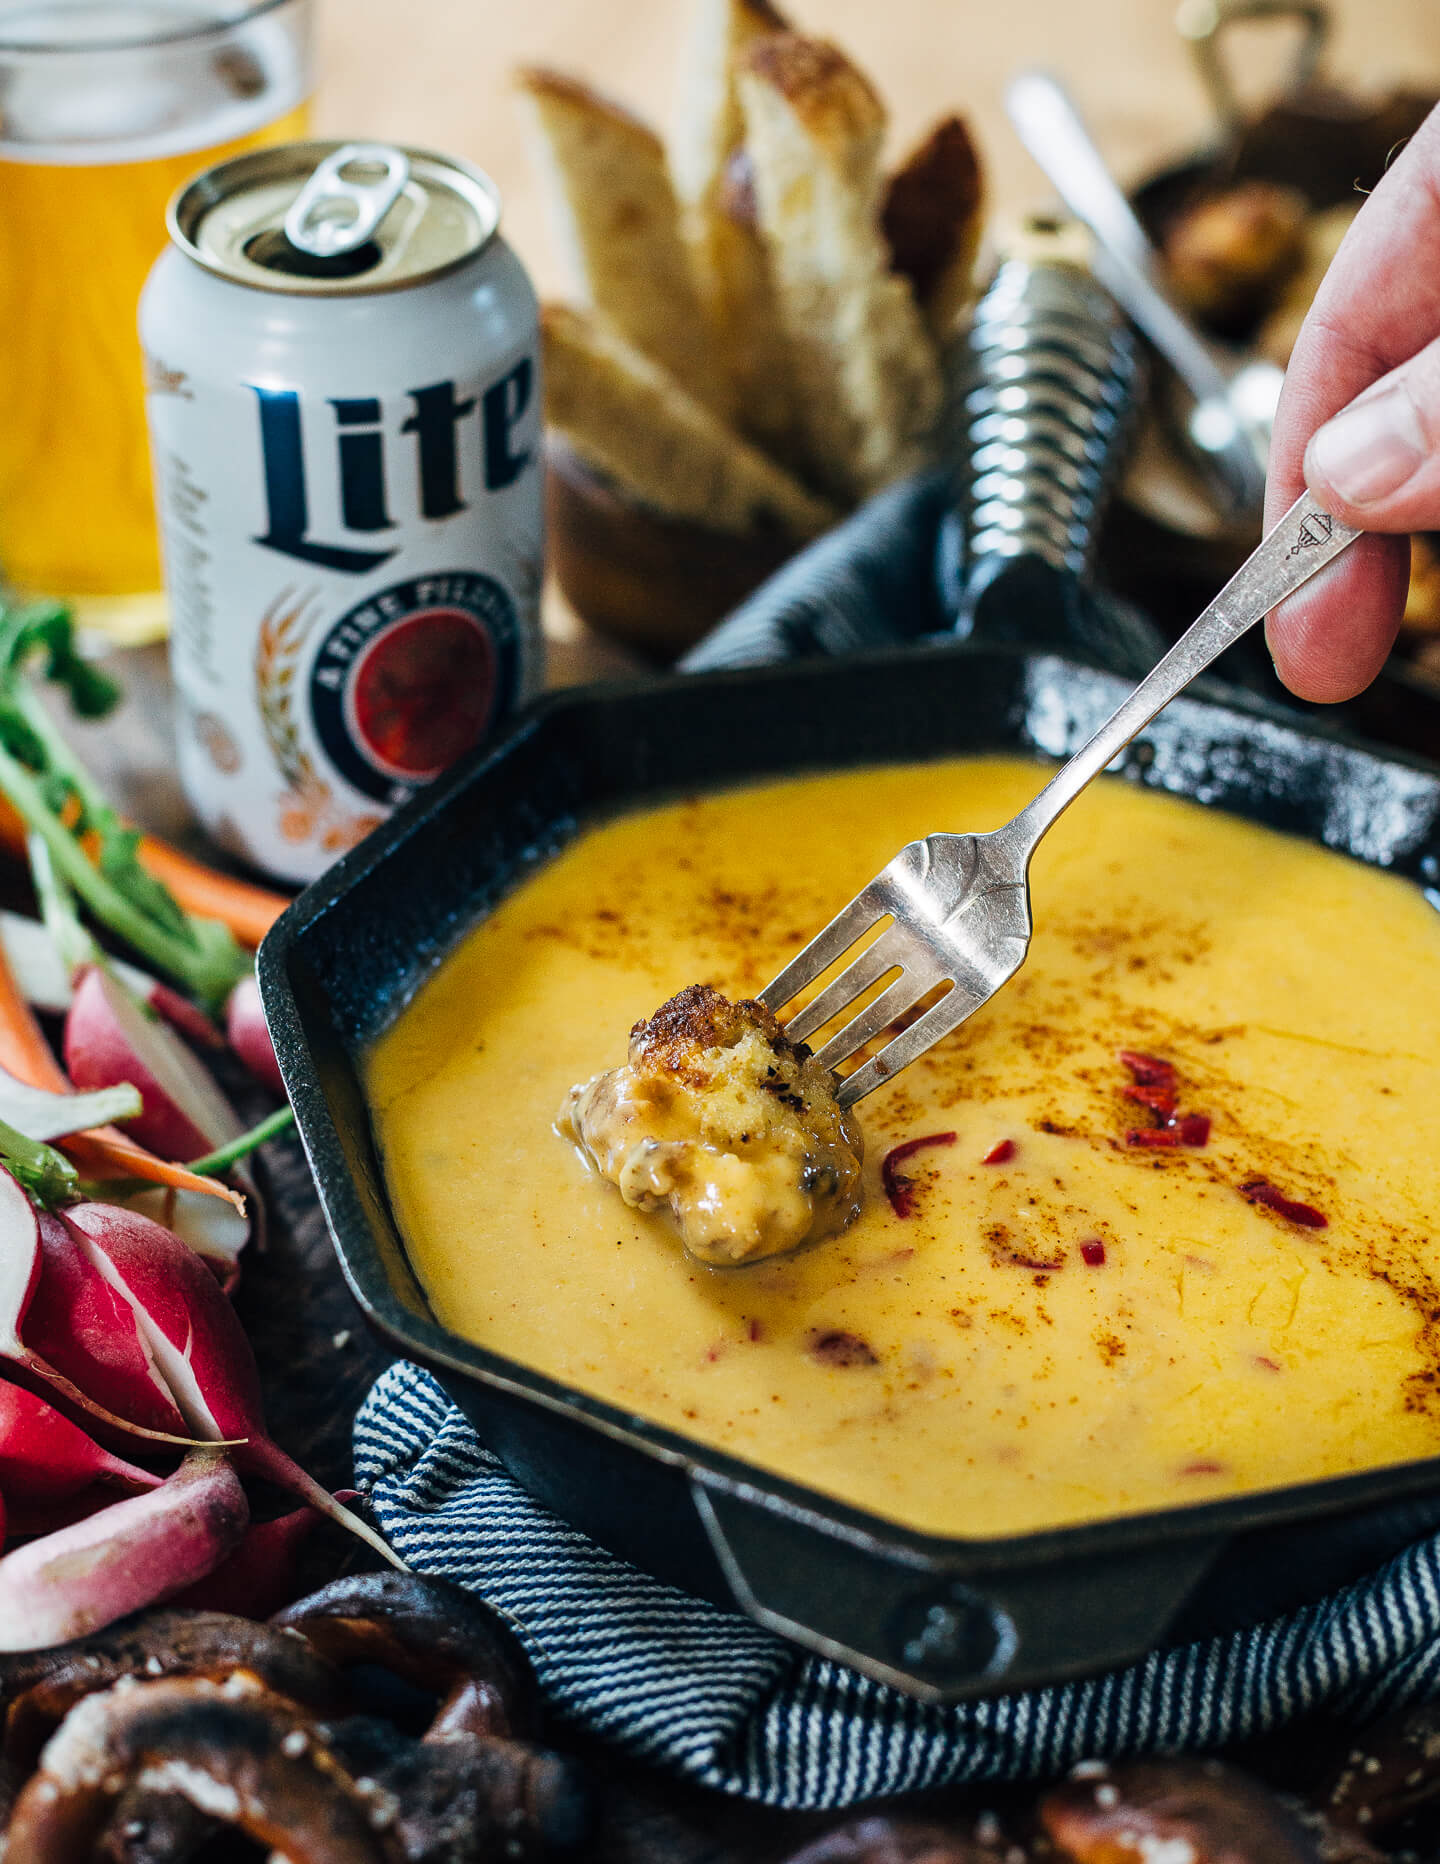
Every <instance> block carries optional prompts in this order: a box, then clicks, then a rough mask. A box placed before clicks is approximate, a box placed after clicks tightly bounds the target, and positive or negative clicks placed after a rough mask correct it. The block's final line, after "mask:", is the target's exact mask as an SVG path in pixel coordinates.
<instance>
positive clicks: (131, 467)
mask: <svg viewBox="0 0 1440 1864" xmlns="http://www.w3.org/2000/svg"><path fill="white" fill-rule="evenodd" d="M311 7H312V0H257V3H256V4H250V5H245V4H233V3H232V4H229V5H226V4H225V0H212V3H211V4H207V3H206V0H134V3H133V4H132V3H131V0H0V581H3V582H4V583H5V584H7V585H8V586H10V587H11V588H13V589H16V590H18V591H20V592H21V593H23V594H27V595H28V594H40V595H58V596H64V597H67V598H69V599H71V600H72V601H74V602H75V603H76V606H77V610H78V612H79V617H80V619H81V621H82V622H84V623H85V624H87V625H89V626H92V627H98V628H100V629H102V630H104V631H105V632H107V633H109V634H110V635H111V636H112V637H114V638H116V639H118V640H121V641H129V642H135V641H140V640H146V639H154V638H156V637H157V636H158V635H160V634H161V633H163V632H164V626H165V605H164V598H163V596H162V595H161V593H160V561H159V554H158V551H157V547H156V540H155V514H154V503H153V499H152V495H151V485H150V463H149V454H148V450H147V444H146V435H145V408H144V379H143V366H142V360H141V354H140V344H139V340H138V338H137V336H136V333H135V316H136V308H137V306H138V303H139V299H140V288H141V286H142V285H143V284H144V282H145V277H146V274H147V273H148V272H149V270H150V267H151V266H152V265H153V264H154V262H155V260H156V258H157V257H158V255H159V253H160V251H161V249H162V248H163V247H164V245H165V241H166V234H165V206H166V203H167V201H168V200H169V198H170V196H171V195H172V194H173V193H174V191H175V189H176V188H177V187H178V186H179V185H180V183H181V182H182V181H184V180H185V179H186V178H187V176H189V175H191V174H193V173H195V172H196V170H198V169H201V168H205V167H208V166H209V165H210V164H211V163H212V162H215V161H218V160H220V159H221V158H223V157H225V156H227V155H231V154H237V153H239V152H240V151H241V150H244V149H249V148H253V147H255V146H256V145H258V144H261V143H266V142H285V141H289V140H291V139H293V138H295V137H298V136H302V135H303V134H304V133H305V128H306V108H307V105H306V100H307V98H308V95H309V91H310V16H311Z"/></svg>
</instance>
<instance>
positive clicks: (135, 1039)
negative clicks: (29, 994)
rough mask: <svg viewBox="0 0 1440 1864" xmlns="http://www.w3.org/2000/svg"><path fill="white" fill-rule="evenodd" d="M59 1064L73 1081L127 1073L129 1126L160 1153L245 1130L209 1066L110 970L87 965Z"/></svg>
mask: <svg viewBox="0 0 1440 1864" xmlns="http://www.w3.org/2000/svg"><path fill="white" fill-rule="evenodd" d="M65 1066H66V1068H67V1070H68V1071H69V1074H70V1078H71V1079H72V1080H73V1081H74V1082H75V1084H76V1086H77V1087H84V1088H101V1087H112V1086H114V1085H115V1083H116V1082H120V1081H128V1082H131V1083H132V1084H133V1085H134V1086H135V1087H137V1088H138V1089H139V1090H140V1097H141V1100H142V1102H143V1106H142V1108H141V1111H140V1112H139V1114H138V1115H137V1116H135V1117H132V1118H131V1119H130V1120H129V1121H128V1122H127V1124H128V1127H129V1130H130V1132H131V1134H132V1135H133V1136H134V1138H136V1139H137V1140H138V1141H139V1142H140V1144H141V1145H143V1146H146V1147H147V1148H148V1149H149V1150H150V1151H152V1152H154V1153H155V1154H156V1155H157V1156H158V1157H160V1158H166V1159H180V1160H187V1161H188V1160H190V1159H194V1158H199V1157H200V1156H201V1154H203V1153H206V1152H213V1151H214V1149H215V1148H216V1147H217V1146H222V1145H225V1144H227V1143H228V1142H229V1141H230V1140H232V1139H237V1138H239V1136H240V1134H241V1133H242V1132H243V1131H244V1130H245V1129H244V1126H243V1124H242V1122H241V1121H240V1120H239V1118H238V1117H237V1116H236V1113H235V1110H234V1108H233V1107H231V1105H230V1103H229V1102H228V1101H227V1100H226V1099H225V1096H224V1095H223V1094H222V1093H221V1092H220V1090H219V1088H218V1087H217V1086H216V1085H215V1082H214V1080H213V1079H212V1077H211V1075H210V1073H209V1071H208V1070H207V1069H206V1068H205V1066H204V1065H203V1063H201V1062H200V1061H198V1060H197V1059H196V1057H195V1055H194V1054H193V1053H192V1052H191V1050H190V1049H189V1048H187V1047H186V1045H185V1043H184V1042H182V1041H181V1039H180V1037H179V1036H177V1035H176V1034H175V1032H174V1030H173V1029H171V1028H169V1027H168V1026H167V1025H166V1024H164V1023H162V1022H160V1021H159V1019H158V1018H157V1017H156V1016H155V1015H154V1014H153V1013H151V1012H149V1011H147V1010H145V1009H144V1008H142V1006H141V1005H140V1004H139V1003H138V1002H137V1001H136V999H135V998H134V997H133V996H132V995H131V993H130V991H129V990H128V989H127V988H126V986H125V985H124V984H122V983H121V982H120V980H119V979H118V978H116V977H113V976H111V975H110V974H109V973H108V972H107V971H106V970H104V969H102V968H101V967H100V966H99V965H92V966H91V967H90V968H89V969H88V970H86V971H83V972H82V973H81V974H80V976H79V977H78V978H77V980H76V984H75V1000H74V1002H73V1003H72V1004H71V1006H70V1014H69V1015H68V1016H67V1017H66V1019H65Z"/></svg>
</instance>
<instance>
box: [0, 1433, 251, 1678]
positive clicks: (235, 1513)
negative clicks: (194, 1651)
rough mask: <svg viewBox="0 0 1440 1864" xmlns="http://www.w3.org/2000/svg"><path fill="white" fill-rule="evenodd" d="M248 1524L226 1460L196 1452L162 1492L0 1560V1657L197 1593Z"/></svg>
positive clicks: (243, 1502) (40, 1646)
mask: <svg viewBox="0 0 1440 1864" xmlns="http://www.w3.org/2000/svg"><path fill="white" fill-rule="evenodd" d="M249 1519H250V1509H249V1505H248V1504H247V1502H246V1500H245V1491H244V1490H243V1489H242V1488H241V1486H240V1482H239V1479H238V1478H237V1476H236V1474H235V1471H234V1470H233V1469H232V1468H231V1467H230V1463H229V1460H228V1459H227V1458H226V1457H224V1456H223V1455H219V1454H217V1453H216V1452H215V1451H213V1450H203V1451H196V1452H194V1453H193V1454H192V1455H190V1456H187V1457H186V1458H185V1461H184V1462H183V1463H182V1464H181V1465H180V1467H179V1469H177V1470H176V1471H175V1473H174V1475H173V1476H170V1477H169V1478H168V1479H167V1480H166V1481H164V1482H162V1483H161V1484H160V1486H159V1487H158V1488H155V1489H151V1490H149V1491H148V1492H147V1493H146V1494H144V1495H132V1496H130V1497H129V1498H128V1499H127V1500H125V1501H123V1502H115V1503H113V1504H112V1505H111V1506H110V1507H109V1508H102V1509H101V1510H100V1511H99V1513H98V1514H92V1515H88V1516H86V1518H85V1519H84V1520H83V1521H76V1522H74V1523H72V1525H71V1526H69V1527H64V1528H57V1529H56V1531H55V1532H54V1533H52V1534H46V1535H44V1536H43V1537H42V1538H41V1539H39V1540H32V1541H27V1542H26V1543H25V1545H24V1546H23V1547H17V1548H16V1549H15V1551H14V1552H13V1553H7V1554H6V1555H5V1556H4V1558H3V1559H0V1651H17V1650H44V1649H45V1648H46V1647H47V1646H49V1645H51V1644H65V1643H68V1642H69V1641H70V1639H72V1638H77V1637H84V1636H85V1635H86V1634H87V1633H88V1632H91V1631H96V1630H98V1629H99V1628H100V1627H101V1626H102V1625H108V1624H112V1623H113V1622H114V1621H115V1620H116V1619H117V1618H123V1617H125V1616H126V1614H127V1613H129V1612H133V1611H139V1610H140V1608H141V1607H142V1606H146V1605H154V1604H156V1603H157V1602H158V1601H159V1600H161V1599H165V1598H169V1596H170V1595H171V1594H172V1593H174V1592H179V1591H181V1590H182V1589H183V1588H184V1587H186V1586H191V1585H194V1584H195V1582H196V1581H197V1580H199V1579H203V1578H204V1576H205V1575H206V1574H207V1573H209V1572H213V1571H214V1569H215V1568H216V1567H217V1566H219V1564H220V1562H221V1561H222V1560H223V1559H224V1558H225V1556H226V1555H227V1554H228V1553H229V1552H230V1551H231V1549H232V1548H233V1547H234V1546H235V1545H236V1544H237V1543H238V1541H239V1540H240V1537H241V1535H242V1534H243V1533H244V1532H245V1528H246V1524H247V1523H248V1521H249Z"/></svg>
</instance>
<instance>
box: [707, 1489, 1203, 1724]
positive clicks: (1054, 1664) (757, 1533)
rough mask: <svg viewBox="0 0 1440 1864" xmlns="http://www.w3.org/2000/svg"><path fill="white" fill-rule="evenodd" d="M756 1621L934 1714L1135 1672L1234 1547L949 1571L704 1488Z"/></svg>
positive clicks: (728, 1573) (1113, 1553)
mask: <svg viewBox="0 0 1440 1864" xmlns="http://www.w3.org/2000/svg"><path fill="white" fill-rule="evenodd" d="M691 1493H692V1495H693V1497H694V1501H695V1508H696V1512H697V1513H698V1514H699V1516H700V1519H701V1522H702V1523H703V1524H704V1527H705V1531H706V1533H707V1534H708V1535H709V1537H710V1542H711V1545H712V1547H713V1548H714V1550H715V1556H716V1559H717V1560H718V1562H719V1564H720V1568H721V1571H722V1572H723V1573H724V1575H725V1580H726V1583H727V1584H728V1585H729V1587H730V1590H731V1592H732V1593H733V1595H734V1598H735V1602H736V1604H737V1605H739V1607H740V1608H741V1610H742V1611H744V1612H745V1613H746V1614H747V1615H748V1616H749V1617H751V1618H753V1619H754V1620H755V1621H756V1623H758V1624H761V1625H763V1626H764V1627H765V1628H766V1629H767V1630H769V1631H776V1632H778V1633H779V1634H780V1635H781V1636H782V1637H786V1638H789V1639H790V1640H791V1641H792V1642H794V1643H797V1644H800V1645H803V1646H804V1647H805V1648H806V1649H807V1650H811V1651H814V1652H815V1653H816V1654H817V1655H819V1656H822V1657H828V1658H831V1659H833V1660H834V1661H835V1662H837V1663H841V1664H844V1665H846V1666H847V1667H848V1668H850V1669H854V1670H860V1671H863V1672H864V1674H865V1675H867V1676H872V1677H874V1678H875V1679H876V1680H877V1681H878V1682H882V1683H888V1684H891V1685H892V1686H894V1687H895V1688H898V1689H902V1690H904V1691H905V1692H906V1693H907V1694H909V1695H912V1696H918V1697H920V1698H921V1699H922V1700H926V1701H931V1702H946V1701H958V1700H961V1699H962V1698H965V1697H969V1696H982V1695H998V1694H1000V1693H1002V1692H1007V1693H1008V1692H1009V1691H1011V1690H1016V1689H1026V1688H1031V1687H1034V1686H1037V1685H1041V1684H1047V1683H1053V1682H1056V1681H1059V1680H1060V1679H1062V1678H1064V1677H1067V1676H1079V1675H1086V1674H1090V1673H1093V1672H1096V1671H1101V1670H1108V1669H1114V1668H1116V1667H1118V1666H1120V1665H1123V1664H1126V1663H1129V1662H1133V1661H1134V1660H1135V1659H1137V1658H1139V1657H1141V1656H1143V1655H1144V1654H1145V1652H1146V1651H1148V1650H1151V1649H1153V1648H1154V1647H1155V1645H1156V1644H1157V1643H1158V1642H1159V1641H1160V1639H1161V1638H1162V1637H1163V1636H1164V1634H1165V1630H1166V1627H1167V1626H1168V1625H1169V1624H1170V1623H1171V1622H1172V1621H1173V1619H1174V1618H1175V1617H1176V1615H1177V1614H1178V1612H1179V1611H1180V1609H1181V1607H1182V1606H1183V1605H1184V1604H1185V1602H1186V1600H1187V1599H1188V1598H1189V1597H1190V1595H1191V1593H1192V1592H1193V1591H1194V1589H1195V1587H1196V1586H1197V1585H1198V1584H1199V1582H1200V1580H1201V1579H1202V1578H1203V1577H1204V1574H1205V1572H1206V1570H1207V1569H1208V1568H1209V1566H1210V1565H1211V1563H1212V1562H1213V1560H1214V1559H1215V1557H1216V1555H1217V1554H1218V1553H1219V1552H1220V1550H1221V1548H1222V1547H1223V1546H1224V1544H1225V1542H1224V1537H1222V1536H1215V1535H1213V1534H1211V1535H1204V1534H1202V1535H1197V1536H1196V1537H1195V1538H1193V1539H1177V1540H1173V1541H1160V1542H1158V1543H1156V1544H1153V1545H1151V1546H1148V1547H1139V1548H1129V1549H1115V1548H1110V1549H1106V1550H1103V1551H1100V1552H1097V1553H1093V1554H1089V1555H1086V1556H1084V1557H1080V1558H1077V1557H1075V1556H1074V1555H1072V1554H1065V1555H1063V1556H1060V1557H1057V1558H1055V1559H1053V1560H1046V1559H1044V1558H1043V1557H1042V1558H1040V1559H1036V1560H1033V1561H1029V1562H1025V1561H1021V1560H1019V1559H1017V1558H1015V1556H1014V1555H1013V1553H1011V1554H1009V1555H1007V1556H1006V1557H1005V1558H1004V1559H1003V1560H1002V1559H997V1558H994V1557H992V1558H991V1560H990V1561H989V1562H988V1563H987V1561H986V1557H985V1551H984V1547H983V1543H981V1544H975V1553H976V1555H977V1557H976V1558H975V1559H974V1560H973V1561H971V1562H967V1564H966V1566H965V1567H964V1569H963V1570H962V1569H961V1568H959V1567H956V1568H953V1569H949V1570H946V1569H943V1568H940V1567H938V1566H936V1565H935V1564H934V1563H933V1562H930V1561H927V1560H925V1559H923V1558H920V1557H919V1556H916V1555H912V1554H911V1553H909V1551H908V1550H906V1549H904V1548H903V1547H900V1546H898V1545H891V1546H888V1547H887V1546H884V1545H878V1544H876V1543H874V1542H873V1541H872V1542H869V1543H868V1544H866V1543H862V1542H861V1541H859V1539H858V1538H857V1537H850V1536H847V1537H845V1538H841V1537H840V1536H839V1535H838V1534H837V1533H836V1532H835V1529H834V1527H833V1525H831V1524H828V1523H822V1522H820V1521H818V1520H815V1519H813V1518H811V1517H808V1516H803V1515H801V1514H799V1513H798V1511H795V1510H793V1509H787V1508H785V1507H784V1506H783V1504H781V1505H777V1504H776V1503H775V1502H762V1501H758V1500H755V1499H752V1498H750V1497H746V1496H742V1495H740V1494H736V1493H735V1492H733V1491H731V1490H728V1489H725V1488H722V1487H720V1486H718V1485H717V1484H716V1483H714V1482H713V1481H712V1480H710V1479H709V1478H707V1477H706V1476H704V1475H703V1474H700V1473H696V1474H694V1475H692V1478H691Z"/></svg>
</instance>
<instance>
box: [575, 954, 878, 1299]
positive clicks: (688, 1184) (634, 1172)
mask: <svg viewBox="0 0 1440 1864" xmlns="http://www.w3.org/2000/svg"><path fill="white" fill-rule="evenodd" d="M556 1124H557V1126H558V1128H559V1130H560V1132H561V1133H563V1134H564V1135H565V1137H566V1138H568V1139H573V1140H574V1142H575V1144H576V1145H577V1146H579V1147H580V1149H581V1151H582V1152H583V1153H584V1154H585V1156H586V1158H587V1159H588V1160H589V1161H590V1163H591V1164H593V1166H594V1167H595V1169H596V1171H598V1172H599V1173H600V1175H601V1177H602V1178H608V1179H609V1180H610V1182H611V1183H612V1184H614V1185H615V1186H616V1187H617V1188H618V1190H619V1192H620V1195H621V1196H622V1197H623V1198H624V1200H625V1202H626V1203H627V1204H632V1205H634V1206H636V1207H637V1208H638V1209H640V1210H659V1209H662V1208H663V1207H665V1206H667V1205H668V1207H669V1210H670V1213H671V1215H672V1216H673V1218H674V1220H675V1225H676V1227H677V1229H678V1230H679V1232H680V1237H681V1241H682V1242H683V1243H684V1245H685V1247H686V1249H688V1250H689V1251H690V1253H691V1254H692V1255H694V1256H698V1257H699V1259H700V1260H701V1261H702V1262H708V1263H711V1264H712V1265H714V1266H716V1267H721V1268H733V1267H737V1266H739V1265H741V1264H744V1263H749V1262H759V1261H761V1260H763V1259H764V1258H765V1257H767V1256H777V1255H782V1254H784V1253H785V1251H787V1250H790V1249H795V1248H798V1247H799V1245H800V1244H801V1243H807V1242H811V1241H813V1240H815V1239H816V1238H817V1237H821V1236H828V1235H830V1234H832V1233H833V1232H834V1231H836V1230H843V1229H844V1228H845V1226H846V1224H848V1223H849V1222H850V1221H851V1219H852V1218H853V1217H854V1216H855V1214H856V1212H857V1211H858V1210H859V1208H860V1164H861V1159H862V1157H863V1154H864V1141H863V1140H862V1138H861V1134H860V1128H859V1125H858V1123H857V1122H856V1119H855V1116H854V1114H853V1113H849V1112H846V1111H844V1110H842V1108H841V1107H840V1105H839V1103H838V1102H837V1100H836V1098H835V1077H834V1076H833V1075H832V1074H831V1073H830V1071H829V1069H827V1068H822V1067H821V1066H820V1064H819V1063H818V1062H817V1061H816V1060H815V1058H814V1056H812V1055H811V1053H810V1051H809V1049H807V1048H806V1047H805V1046H804V1045H803V1044H797V1043H793V1042H789V1041H787V1040H786V1038H785V1036H784V1034H783V1032H782V1031H781V1028H780V1025H779V1023H777V1022H776V1020H775V1018H774V1016H773V1015H772V1014H771V1012H770V1011H769V1010H767V1009H766V1008H765V1007H764V1005H763V1004H760V1003H731V1002H730V1001H729V1000H728V999H727V998H725V997H722V996H721V995H720V993H719V991H717V990H714V989H712V988H711V986H710V985H709V984H692V985H691V986H690V987H689V989H688V990H682V991H681V992H680V994H679V995H678V996H675V997H672V998H671V999H670V1001H669V1002H668V1003H663V1004H661V1006H660V1008H659V1009H658V1010H657V1011H656V1012H655V1014H654V1015H653V1016H652V1017H651V1018H650V1019H649V1021H648V1022H639V1023H636V1025H635V1027H634V1028H633V1029H632V1030H631V1031H630V1052H629V1058H628V1060H627V1061H626V1062H625V1063H624V1064H623V1065H622V1066H621V1067H618V1068H610V1069H607V1070H606V1072H605V1073H604V1074H597V1075H596V1076H595V1078H594V1079H593V1080H591V1081H587V1082H585V1083H584V1084H583V1085H582V1086H579V1087H574V1088H572V1089H571V1090H570V1092H569V1094H568V1095H567V1096H566V1099H565V1104H564V1106H563V1107H562V1108H561V1110H560V1115H559V1118H558V1120H557V1122H556Z"/></svg>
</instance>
